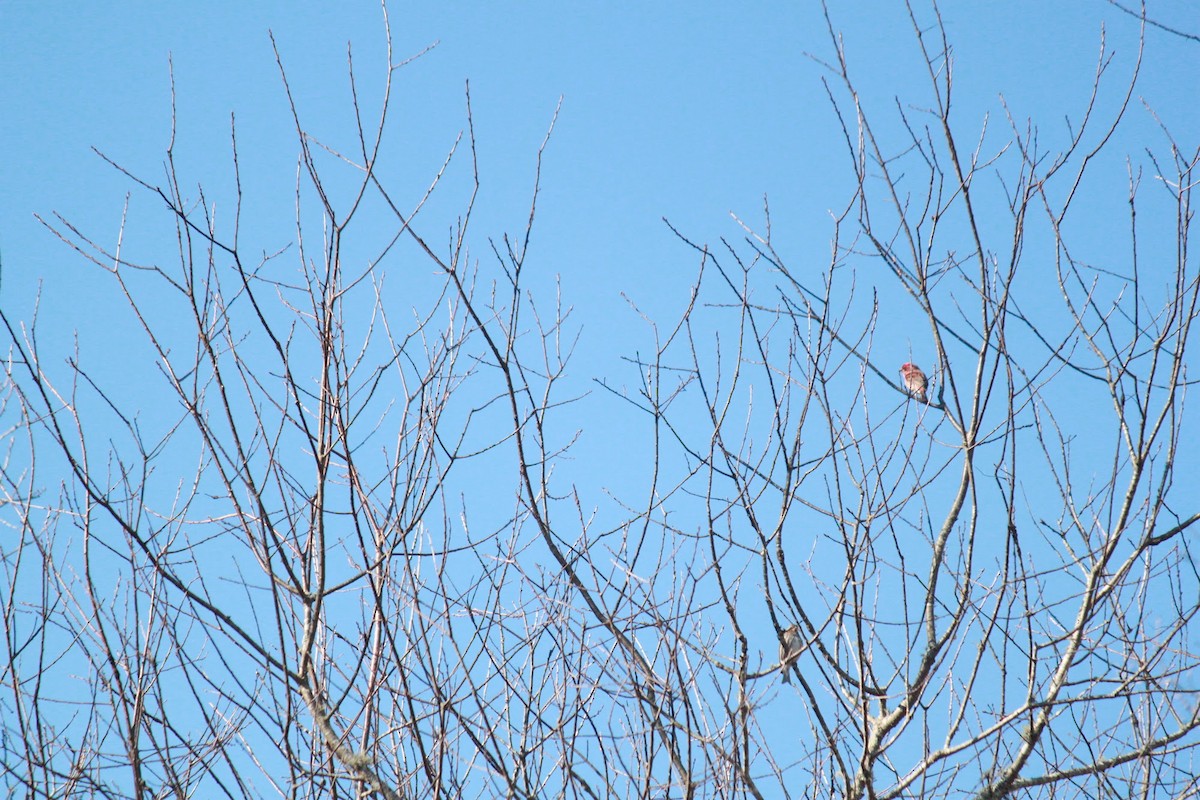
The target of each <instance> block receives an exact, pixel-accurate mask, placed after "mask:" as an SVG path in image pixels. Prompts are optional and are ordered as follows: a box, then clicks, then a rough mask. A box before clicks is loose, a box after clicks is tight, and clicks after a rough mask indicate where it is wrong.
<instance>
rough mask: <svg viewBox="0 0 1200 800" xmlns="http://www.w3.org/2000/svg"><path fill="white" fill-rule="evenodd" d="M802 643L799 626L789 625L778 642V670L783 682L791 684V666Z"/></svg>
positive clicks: (802, 645) (798, 654)
mask: <svg viewBox="0 0 1200 800" xmlns="http://www.w3.org/2000/svg"><path fill="white" fill-rule="evenodd" d="M803 647H804V642H803V641H802V640H801V639H800V626H799V625H791V626H789V627H788V628H786V629H785V630H784V632H783V639H782V640H781V641H780V642H779V668H780V669H781V670H783V682H784V683H791V682H792V674H791V670H792V664H793V663H794V662H795V661H796V659H797V658H799V657H800V651H801V649H803Z"/></svg>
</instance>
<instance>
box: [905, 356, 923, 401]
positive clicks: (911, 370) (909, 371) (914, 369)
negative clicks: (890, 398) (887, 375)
mask: <svg viewBox="0 0 1200 800" xmlns="http://www.w3.org/2000/svg"><path fill="white" fill-rule="evenodd" d="M900 377H901V378H902V379H903V380H904V388H905V389H908V393H909V394H911V395H912V396H913V397H915V398H917V399H918V400H920V401H921V402H922V403H924V402H927V401H926V398H925V392H926V390H927V389H928V388H929V379H928V378H926V377H925V373H924V372H922V371H921V368H920V367H918V366H917V365H916V364H901V365H900Z"/></svg>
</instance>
